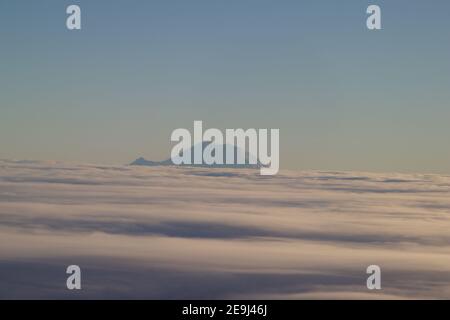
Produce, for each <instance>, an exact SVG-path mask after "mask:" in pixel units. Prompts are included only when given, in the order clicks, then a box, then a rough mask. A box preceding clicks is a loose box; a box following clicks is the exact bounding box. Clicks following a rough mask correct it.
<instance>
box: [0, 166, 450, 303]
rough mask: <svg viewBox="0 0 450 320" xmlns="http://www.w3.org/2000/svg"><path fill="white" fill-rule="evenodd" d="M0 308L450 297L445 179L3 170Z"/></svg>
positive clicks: (449, 192) (449, 208) (448, 179)
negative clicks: (137, 301) (88, 302)
mask: <svg viewBox="0 0 450 320" xmlns="http://www.w3.org/2000/svg"><path fill="white" fill-rule="evenodd" d="M71 264H76V265H79V266H80V267H81V269H82V290H81V291H69V290H67V289H66V277H67V275H66V273H65V271H66V267H67V266H68V265H71ZM373 264H375V265H379V266H380V267H381V269H382V288H383V289H382V290H380V291H375V292H374V291H369V290H368V289H367V288H366V279H367V276H368V275H367V274H366V268H367V266H369V265H373ZM0 298H2V299H15V298H38V299H39V298H44V299H45V298H88V299H91V298H125V299H127V298H147V299H153V298H157V299H216V298H217V299H219V298H225V299H230V298H243V299H247V298H249V299H250V298H275V299H301V298H306V299H308V298H311V299H315V298H337V299H348V298H368V299H376V298H394V299H395V298H399V299H402V298H413V299H414V298H450V176H448V175H447V176H445V175H433V174H379V173H377V174H375V173H361V172H319V171H314V172H312V171H308V172H288V171H285V172H281V173H280V174H278V175H277V176H273V177H264V176H260V175H259V171H258V170H251V169H236V170H233V169H219V168H210V169H208V168H187V167H134V166H98V165H90V164H70V163H59V162H34V161H7V160H2V161H0Z"/></svg>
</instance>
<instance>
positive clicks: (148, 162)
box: [129, 142, 262, 169]
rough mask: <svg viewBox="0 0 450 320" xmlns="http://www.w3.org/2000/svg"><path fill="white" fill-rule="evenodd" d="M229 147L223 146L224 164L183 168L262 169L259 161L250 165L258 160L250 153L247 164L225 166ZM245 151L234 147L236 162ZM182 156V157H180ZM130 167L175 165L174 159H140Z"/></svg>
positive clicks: (192, 149) (206, 143)
mask: <svg viewBox="0 0 450 320" xmlns="http://www.w3.org/2000/svg"><path fill="white" fill-rule="evenodd" d="M210 143H211V142H203V143H202V150H204V148H205V147H207V146H208V145H209V144H210ZM226 146H227V145H225V144H224V145H222V148H223V150H224V152H223V155H224V159H223V163H224V164H213V165H207V164H194V163H193V162H194V161H191V163H192V164H182V165H181V166H188V167H214V168H252V169H259V168H261V167H262V165H261V163H260V162H259V161H257V164H250V163H249V159H257V157H255V156H254V155H250V154H249V153H248V152H245V162H246V163H245V164H225V154H226V153H225V150H226ZM243 152H244V151H243V150H241V149H240V148H238V147H237V146H234V154H235V160H236V159H237V155H238V154H242V153H243ZM180 156H181V155H180ZM193 156H194V146H192V147H191V157H192V159H191V160H193ZM129 165H131V166H149V167H153V166H174V165H175V164H174V163H173V162H172V159H171V158H169V159H166V160H164V161H152V160H147V159H145V158H144V157H139V158H138V159H136V160H134V161H133V162H132V163H130V164H129Z"/></svg>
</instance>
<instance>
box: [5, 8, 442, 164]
mask: <svg viewBox="0 0 450 320" xmlns="http://www.w3.org/2000/svg"><path fill="white" fill-rule="evenodd" d="M70 4H78V5H80V7H81V10H82V30H80V31H69V30H67V29H66V24H65V21H66V18H67V14H66V12H65V11H66V7H67V6H68V5H70ZM369 4H378V5H380V7H381V9H382V28H383V29H382V30H380V31H369V30H367V28H366V22H365V21H366V18H367V15H366V8H367V6H368V5H369ZM449 56H450V2H448V1H447V0H434V1H424V0H420V1H419V0H409V1H406V0H397V1H380V0H378V1H377V0H371V1H361V0H358V1H357V0H347V1H335V0H326V1H325V0H323V1H322V0H320V1H319V0H314V1H313V0H311V1H298V0H296V1H286V0H282V1H281V0H280V1H267V0H244V1H243V0H228V1H223V0H221V1H210V0H209V1H207V0H189V1H186V0H184V1H181V0H180V1H171V0H158V1H156V0H155V1H137V0H136V1H124V0H114V1H103V0H97V1H75V0H73V1H61V0H42V1H24V0H14V1H12V0H0V158H4V159H34V160H62V161H81V162H92V163H104V164H125V163H129V162H131V161H133V160H134V159H135V158H137V157H139V156H144V157H146V158H148V159H151V160H162V159H165V158H167V157H168V156H169V155H170V150H171V146H172V144H171V142H170V134H171V132H172V131H173V130H174V129H176V128H187V129H189V130H191V131H192V130H193V121H194V120H202V121H203V123H204V126H205V127H207V128H219V129H223V130H224V129H225V128H241V127H242V128H279V129H280V163H281V168H282V169H283V168H285V169H300V170H304V169H318V170H364V171H399V172H441V173H450V148H449V143H448V137H450V125H449V120H450V105H449V101H450V90H449V88H450V60H449V59H448V57H449Z"/></svg>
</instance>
